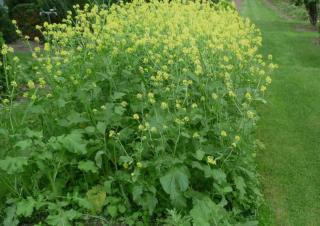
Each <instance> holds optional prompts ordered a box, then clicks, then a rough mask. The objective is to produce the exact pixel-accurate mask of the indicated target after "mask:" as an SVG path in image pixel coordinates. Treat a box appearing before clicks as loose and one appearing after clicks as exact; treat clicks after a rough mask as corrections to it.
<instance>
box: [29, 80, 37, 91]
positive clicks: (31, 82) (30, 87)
mask: <svg viewBox="0 0 320 226" xmlns="http://www.w3.org/2000/svg"><path fill="white" fill-rule="evenodd" d="M27 85H28V87H29V89H34V88H35V84H34V82H33V81H31V80H29V81H28V84H27Z"/></svg>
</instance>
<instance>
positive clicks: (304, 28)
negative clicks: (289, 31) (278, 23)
mask: <svg viewBox="0 0 320 226" xmlns="http://www.w3.org/2000/svg"><path fill="white" fill-rule="evenodd" d="M295 30H296V31H298V32H313V31H318V29H317V28H316V27H314V26H312V25H297V26H296V27H295Z"/></svg>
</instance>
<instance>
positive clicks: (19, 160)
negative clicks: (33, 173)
mask: <svg viewBox="0 0 320 226" xmlns="http://www.w3.org/2000/svg"><path fill="white" fill-rule="evenodd" d="M26 165H28V159H27V158H26V157H10V156H7V157H6V158H5V159H4V160H0V168H1V169H2V170H4V171H6V173H7V174H17V173H21V172H23V171H24V166H26Z"/></svg>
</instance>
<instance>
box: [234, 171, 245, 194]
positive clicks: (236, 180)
mask: <svg viewBox="0 0 320 226" xmlns="http://www.w3.org/2000/svg"><path fill="white" fill-rule="evenodd" d="M234 183H235V185H236V188H237V189H238V191H239V192H240V197H241V198H242V197H243V196H244V195H245V194H246V183H245V182H244V179H243V177H240V176H237V177H235V178H234Z"/></svg>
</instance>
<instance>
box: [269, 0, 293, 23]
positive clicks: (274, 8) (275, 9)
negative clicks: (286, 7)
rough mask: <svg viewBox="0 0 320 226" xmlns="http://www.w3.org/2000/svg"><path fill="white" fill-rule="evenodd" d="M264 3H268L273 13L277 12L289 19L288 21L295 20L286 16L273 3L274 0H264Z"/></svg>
mask: <svg viewBox="0 0 320 226" xmlns="http://www.w3.org/2000/svg"><path fill="white" fill-rule="evenodd" d="M264 2H265V3H266V5H268V6H269V7H270V8H271V9H272V10H273V11H275V12H277V13H278V14H279V15H280V17H282V18H284V19H287V20H292V19H293V18H292V17H291V16H289V15H288V14H286V13H285V12H283V11H281V10H280V9H278V7H277V6H276V4H275V3H274V2H273V1H272V0H264Z"/></svg>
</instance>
